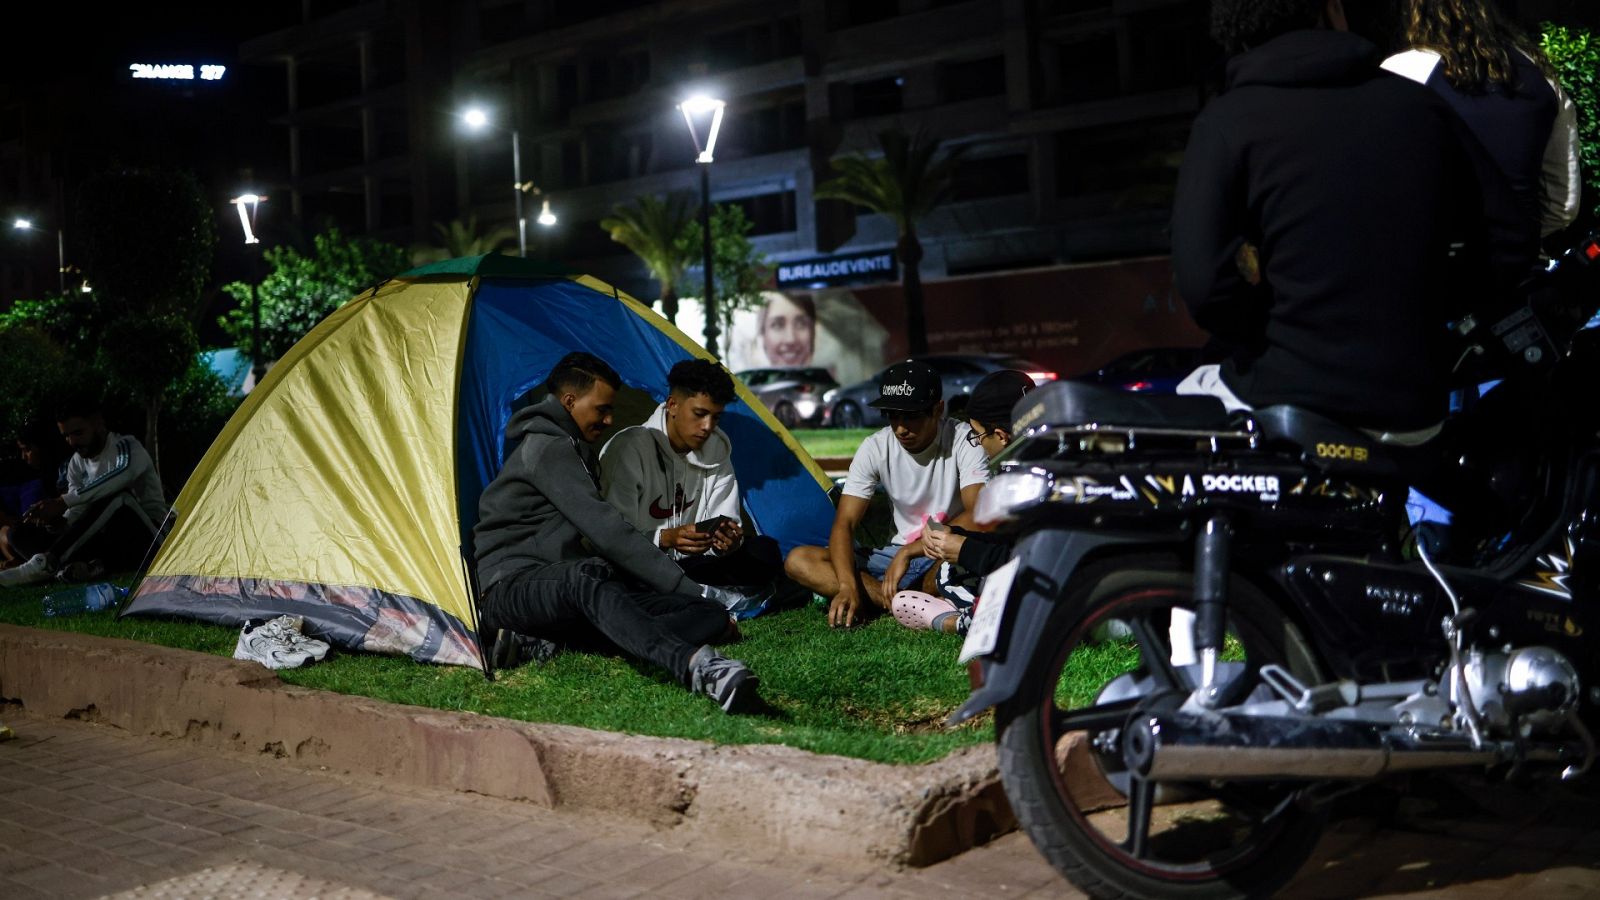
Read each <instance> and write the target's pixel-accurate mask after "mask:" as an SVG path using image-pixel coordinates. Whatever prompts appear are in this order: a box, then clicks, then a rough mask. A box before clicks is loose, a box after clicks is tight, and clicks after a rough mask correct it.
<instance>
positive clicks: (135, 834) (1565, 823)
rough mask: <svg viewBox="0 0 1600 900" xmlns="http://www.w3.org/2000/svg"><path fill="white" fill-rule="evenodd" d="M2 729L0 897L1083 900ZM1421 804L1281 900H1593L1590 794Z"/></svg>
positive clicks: (986, 870) (1343, 848) (266, 765)
mask: <svg viewBox="0 0 1600 900" xmlns="http://www.w3.org/2000/svg"><path fill="white" fill-rule="evenodd" d="M5 722H6V724H8V725H10V726H12V727H13V728H15V730H16V731H17V734H18V738H17V739H16V740H14V741H9V742H5V743H0V898H5V900H31V898H36V897H101V896H126V897H146V898H150V897H199V896H238V895H241V894H243V893H244V892H246V891H249V892H250V893H251V895H252V896H258V897H265V898H275V897H311V896H317V897H339V898H350V900H356V898H371V897H396V898H407V897H424V896H428V897H437V896H448V897H473V898H476V897H567V896H575V897H635V896H639V897H652V898H654V897H663V898H700V897H741V898H742V897H757V898H760V900H788V898H830V897H849V898H866V897H888V898H912V897H916V898H928V900H939V898H955V897H978V896H981V897H1024V896H1026V897H1077V896H1080V895H1079V894H1077V893H1075V892H1073V891H1072V890H1071V889H1070V888H1069V887H1067V885H1066V884H1065V882H1062V881H1061V880H1060V879H1058V878H1057V877H1056V875H1055V873H1054V872H1053V871H1052V870H1051V869H1050V868H1049V867H1048V866H1047V865H1045V863H1044V862H1043V860H1042V859H1041V858H1040V857H1039V856H1038V854H1037V853H1035V852H1034V850H1033V847H1032V846H1031V845H1030V844H1029V843H1028V842H1027V839H1026V838H1024V837H1023V836H1021V835H1018V834H1013V835H1010V836H1007V837H1005V838H1002V839H1000V840H998V841H995V842H994V843H992V844H990V845H988V846H986V847H982V848H979V849H977V850H973V851H970V852H968V853H965V854H963V855H961V856H959V857H957V858H955V859H953V860H950V861H948V862H945V863H940V864H939V865H936V866H933V867H931V868H928V869H923V870H919V871H907V872H884V871H881V870H862V869H851V868H840V867H834V866H825V865H818V864H813V863H807V862H806V861H804V860H799V859H797V858H795V857H792V856H785V855H784V854H783V852H782V848H775V847H738V848H724V847H711V846H688V847H686V846H683V843H682V840H681V839H679V838H678V837H677V836H676V835H674V833H673V832H670V831H666V832H663V831H657V830H652V829H651V828H649V827H648V826H644V825H640V824H638V823H637V822H633V821H625V820H617V819H609V818H604V817H600V816H594V815H577V814H573V813H565V812H552V811H549V810H546V809H543V808H540V807H537V806H534V805H532V804H523V803H513V802H508V801H502V800H495V799H492V798H488V797H483V796H479V795H474V794H457V793H448V792H440V791H428V790H421V789H416V788H402V789H389V790H383V789H381V788H382V786H381V785H379V784H378V783H376V782H374V781H369V780H361V779H353V778H344V777H336V776H333V775H325V774H318V773H314V772H306V771H303V770H300V769H295V768H291V767H288V766H285V765H280V764H278V763H276V762H275V761H274V760H272V759H269V758H256V757H246V756H239V755H220V754H213V753H209V752H201V751H199V750H197V749H196V748H194V747H191V746H188V745H186V744H183V743H181V742H177V741H171V740H161V739H155V738H142V737H130V736H128V735H126V734H124V733H122V732H120V731H117V730H115V729H112V728H108V727H104V726H97V725H91V724H84V723H80V722H73V721H64V720H57V719H43V718H39V717H36V716H26V715H18V714H16V713H8V714H7V716H6V718H5ZM1463 784H1468V783H1467V782H1463ZM1430 795H1431V796H1429V797H1407V798H1405V799H1403V800H1400V801H1399V802H1398V804H1396V805H1394V806H1392V807H1390V808H1384V809H1372V810H1369V811H1368V814H1367V815H1365V816H1364V817H1360V818H1355V819H1352V820H1349V821H1346V822H1343V823H1342V824H1341V825H1340V826H1339V827H1338V828H1337V829H1335V830H1334V831H1333V832H1332V833H1330V834H1329V835H1328V837H1327V838H1325V839H1324V841H1323V843H1322V845H1321V847H1320V848H1319V849H1318V852H1317V855H1316V857H1315V858H1313V860H1312V861H1311V862H1309V863H1308V864H1307V865H1306V866H1305V868H1304V869H1303V870H1302V871H1301V874H1300V876H1299V877H1298V878H1297V879H1296V880H1295V882H1294V883H1293V884H1291V885H1290V887H1289V889H1288V890H1287V891H1286V892H1285V896H1289V897H1300V898H1323V897H1328V898H1333V897H1376V896H1404V897H1407V898H1436V897H1437V898H1471V900H1476V898H1489V897H1515V898H1518V900H1547V898H1554V900H1562V898H1580V897H1597V896H1600V815H1597V810H1600V803H1597V802H1596V800H1595V798H1596V797H1597V796H1600V790H1597V789H1595V788H1589V789H1588V790H1587V792H1586V793H1574V792H1571V791H1568V790H1566V789H1564V788H1561V787H1557V786H1546V787H1541V788H1539V789H1536V790H1532V791H1524V790H1513V789H1510V788H1503V787H1494V788H1478V787H1474V788H1473V789H1472V791H1471V797H1470V799H1468V798H1467V797H1466V796H1463V795H1459V794H1456V793H1455V792H1453V791H1451V790H1449V789H1447V788H1446V789H1433V790H1431V791H1430ZM1369 805H1376V806H1380V807H1381V806H1382V802H1381V798H1380V799H1379V801H1378V802H1377V803H1376V804H1370V803H1369Z"/></svg>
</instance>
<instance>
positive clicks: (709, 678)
mask: <svg viewBox="0 0 1600 900" xmlns="http://www.w3.org/2000/svg"><path fill="white" fill-rule="evenodd" d="M759 681H760V679H758V678H757V677H756V674H755V673H754V672H752V671H750V667H749V666H747V665H745V664H744V663H742V662H740V661H739V660H737V659H729V658H727V657H726V656H723V655H722V654H720V653H718V652H717V651H715V650H713V649H711V647H710V646H705V647H701V648H700V650H699V651H698V652H696V653H695V655H694V658H693V659H691V660H690V661H689V689H690V690H692V691H694V692H695V693H697V694H705V695H706V696H707V697H710V698H711V699H712V700H715V701H716V702H717V705H718V706H720V707H722V711H723V712H727V713H742V712H752V711H754V710H755V709H756V708H757V707H758V705H759V703H760V701H759V700H758V699H757V697H756V685H757V683H758V682H759Z"/></svg>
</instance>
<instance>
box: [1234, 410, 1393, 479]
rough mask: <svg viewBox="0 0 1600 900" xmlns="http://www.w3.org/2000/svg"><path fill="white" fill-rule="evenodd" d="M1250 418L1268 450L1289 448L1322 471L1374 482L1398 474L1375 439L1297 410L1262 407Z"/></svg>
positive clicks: (1313, 414)
mask: <svg viewBox="0 0 1600 900" xmlns="http://www.w3.org/2000/svg"><path fill="white" fill-rule="evenodd" d="M1250 417H1251V418H1253V419H1254V420H1255V423H1256V428H1257V429H1258V430H1260V432H1261V437H1262V439H1263V440H1264V441H1265V442H1266V444H1267V445H1268V446H1271V445H1274V444H1278V445H1283V444H1289V445H1293V446H1294V447H1296V448H1298V449H1299V450H1300V451H1301V453H1302V455H1303V456H1304V457H1305V459H1306V461H1308V462H1311V463H1313V464H1315V465H1316V466H1317V467H1318V468H1320V469H1322V470H1323V471H1326V472H1339V473H1344V474H1358V475H1365V476H1372V477H1378V478H1386V477H1394V476H1397V475H1399V474H1400V467H1399V463H1398V461H1397V460H1396V459H1395V457H1394V454H1393V453H1390V452H1388V451H1387V450H1386V448H1385V447H1384V445H1383V444H1382V443H1380V442H1379V441H1378V440H1377V439H1376V438H1374V437H1372V436H1370V435H1368V434H1367V433H1365V432H1363V431H1361V430H1359V429H1356V428H1351V427H1350V426H1348V425H1341V424H1339V423H1338V422H1335V421H1334V420H1332V419H1330V418H1328V417H1327V416H1323V415H1319V414H1318V413H1314V412H1312V411H1310V410H1308V409H1302V408H1300V407H1298V406H1266V407H1262V408H1261V409H1257V410H1254V411H1253V412H1251V413H1250Z"/></svg>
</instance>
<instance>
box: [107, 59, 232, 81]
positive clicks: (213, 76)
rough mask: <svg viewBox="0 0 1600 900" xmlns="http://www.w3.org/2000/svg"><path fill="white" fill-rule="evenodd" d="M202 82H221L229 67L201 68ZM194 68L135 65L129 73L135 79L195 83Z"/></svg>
mask: <svg viewBox="0 0 1600 900" xmlns="http://www.w3.org/2000/svg"><path fill="white" fill-rule="evenodd" d="M199 68H200V80H201V81H221V80H222V73H224V72H226V71H228V67H227V66H200V67H199ZM194 70H195V67H194V66H190V65H154V64H151V63H133V64H132V65H130V66H128V71H130V72H132V73H133V77H135V78H159V79H162V80H163V81H193V80H194Z"/></svg>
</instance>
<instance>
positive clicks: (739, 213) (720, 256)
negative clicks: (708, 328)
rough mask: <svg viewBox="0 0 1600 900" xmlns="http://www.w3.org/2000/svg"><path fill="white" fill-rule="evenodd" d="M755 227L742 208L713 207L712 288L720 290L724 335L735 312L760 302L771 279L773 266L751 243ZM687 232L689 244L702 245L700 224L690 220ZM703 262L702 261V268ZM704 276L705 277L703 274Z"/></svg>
mask: <svg viewBox="0 0 1600 900" xmlns="http://www.w3.org/2000/svg"><path fill="white" fill-rule="evenodd" d="M754 227H755V226H754V225H753V224H752V223H751V222H750V220H749V219H747V218H745V214H744V210H743V209H741V208H740V207H737V206H733V205H730V204H719V205H717V206H714V207H712V210H711V269H712V273H713V274H712V276H711V280H712V285H711V287H712V289H713V290H715V291H716V292H717V321H718V324H719V325H720V326H721V327H722V333H723V334H727V333H728V332H729V331H730V330H731V329H732V328H733V314H734V313H735V312H737V311H739V310H741V309H755V308H756V307H758V306H760V305H761V292H762V291H763V290H764V289H765V288H766V286H767V283H768V281H770V280H771V278H772V267H771V266H770V265H768V264H767V258H766V256H765V255H763V254H762V253H761V252H760V251H758V250H757V249H756V248H755V245H754V244H752V243H750V229H752V228H754ZM686 231H687V234H686V241H687V243H688V245H689V246H691V247H700V246H701V241H702V238H701V232H700V223H699V222H698V221H691V222H690V223H689V226H688V228H687V229H686ZM702 253H703V251H702ZM704 265H705V264H704V261H703V260H702V262H701V265H700V268H701V269H702V270H703V269H704ZM701 277H702V278H704V277H705V276H704V274H702V275H701Z"/></svg>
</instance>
